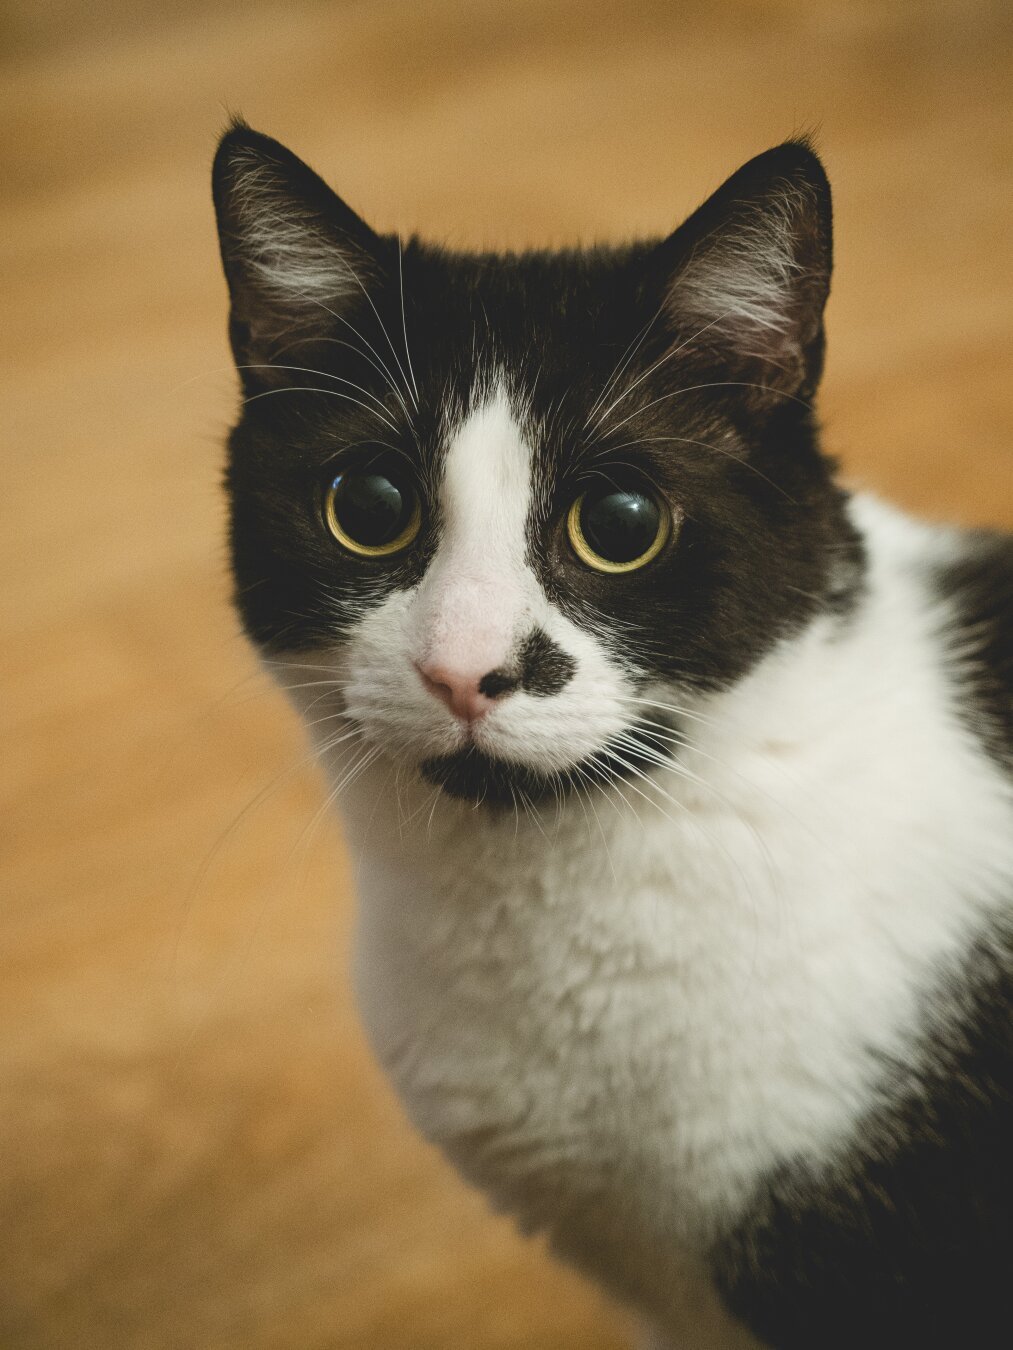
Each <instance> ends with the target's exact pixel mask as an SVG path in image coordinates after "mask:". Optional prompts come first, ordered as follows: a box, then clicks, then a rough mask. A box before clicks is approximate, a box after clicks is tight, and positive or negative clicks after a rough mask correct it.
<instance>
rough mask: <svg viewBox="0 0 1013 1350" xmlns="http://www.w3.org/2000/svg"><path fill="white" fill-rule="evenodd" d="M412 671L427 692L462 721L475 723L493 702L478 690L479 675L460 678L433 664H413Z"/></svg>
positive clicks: (456, 674) (480, 676) (480, 680)
mask: <svg viewBox="0 0 1013 1350" xmlns="http://www.w3.org/2000/svg"><path fill="white" fill-rule="evenodd" d="M415 669H416V670H417V671H418V672H419V678H420V679H421V680H422V683H423V684H424V685H425V686H426V688H427V689H428V690H429V692H430V693H431V694H432V695H433V696H434V697H435V698H438V699H439V700H440V702H441V703H445V704H446V705H447V707H448V708H449V709H450V711H451V712H452V713H453V714H454V716H455V717H459V718H460V719H461V721H462V722H468V723H471V722H477V721H478V720H479V718H480V717H484V716H485V715H486V713H487V712H488V711H489V709H490V708H491V707H492V706H493V705H494V704H495V702H496V700H495V698H490V697H489V695H488V694H483V693H482V691H481V690H480V689H479V685H480V684H481V683H482V679H483V676H482V675H464V674H462V673H461V672H460V671H456V670H451V669H449V668H448V667H447V666H441V665H440V664H439V663H438V662H435V661H429V662H426V663H425V664H424V665H421V666H420V665H416V667H415Z"/></svg>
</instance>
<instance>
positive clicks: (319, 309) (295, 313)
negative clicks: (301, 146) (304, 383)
mask: <svg viewBox="0 0 1013 1350" xmlns="http://www.w3.org/2000/svg"><path fill="white" fill-rule="evenodd" d="M212 190H213V193H214V201H215V212H216V215H217V218H218V237H219V242H220V245H221V253H222V264H223V266H224V268H225V276H226V279H227V281H228V283H229V292H230V295H231V299H232V311H231V318H230V327H229V332H230V337H231V340H232V348H233V353H234V355H235V358H236V364H237V365H238V366H239V367H240V374H241V375H242V377H243V381H244V383H245V384H247V385H253V384H265V383H266V384H270V383H272V374H273V373H274V371H275V370H278V366H280V365H281V364H286V363H287V364H289V365H298V364H303V365H305V364H308V362H307V361H306V359H305V344H311V343H312V342H314V341H315V340H318V339H319V338H322V337H326V336H327V335H328V334H333V332H334V330H335V329H336V328H338V327H339V326H340V320H341V318H342V317H343V314H344V312H345V311H347V310H349V309H351V308H353V307H356V306H358V305H361V304H363V303H366V300H365V297H366V288H367V287H369V286H371V285H372V284H374V283H375V281H376V274H377V271H378V266H379V264H378V256H379V253H380V241H379V239H378V238H377V236H376V235H375V234H374V233H373V231H372V230H371V229H370V228H369V226H368V225H366V224H365V222H364V221H362V220H360V219H359V217H358V216H357V215H356V214H355V212H354V211H352V210H351V208H350V207H348V206H346V205H345V203H344V202H343V201H342V200H341V198H340V197H338V196H337V194H336V193H334V192H332V191H331V189H330V188H329V187H328V186H327V184H326V183H325V182H324V181H323V179H321V178H319V177H318V176H317V175H316V174H315V173H314V172H313V170H312V169H310V168H309V167H308V166H307V165H305V164H304V163H303V162H302V160H301V159H299V158H297V156H295V155H293V154H292V152H291V151H290V150H287V149H286V148H285V147H284V146H283V145H281V144H279V142H278V141H275V140H272V139H271V137H270V136H264V135H261V134H260V133H259V132H257V131H254V130H253V129H252V128H251V127H248V126H246V125H245V123H242V122H236V123H234V124H233V126H232V127H230V129H229V130H228V131H227V132H226V133H225V135H224V136H223V137H222V139H221V141H220V143H219V145H218V152H217V154H216V155H215V161H214V168H213V170H212ZM299 346H302V348H303V353H302V359H300V356H298V355H295V356H288V357H287V358H286V353H287V352H289V351H293V350H294V349H295V348H296V347H299ZM278 378H279V379H282V378H284V373H283V372H281V371H280V370H278Z"/></svg>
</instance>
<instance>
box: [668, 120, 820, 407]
mask: <svg viewBox="0 0 1013 1350" xmlns="http://www.w3.org/2000/svg"><path fill="white" fill-rule="evenodd" d="M662 251H663V256H664V257H665V260H666V261H665V266H666V275H667V282H666V308H667V310H668V313H669V317H670V321H671V322H672V324H673V326H674V328H675V331H676V336H677V343H679V344H685V347H684V350H685V354H686V358H687V359H690V360H692V359H693V358H694V356H695V357H698V358H699V357H702V358H703V359H704V361H705V362H706V363H707V364H708V366H710V367H712V368H715V369H718V370H721V371H722V372H731V374H730V376H729V378H730V380H736V379H737V380H739V381H740V382H741V383H740V388H741V389H742V391H743V397H744V398H745V399H746V400H747V401H748V402H749V403H750V404H751V405H752V406H753V407H763V406H768V405H773V404H774V403H775V402H778V401H780V400H781V399H782V398H783V396H784V395H786V394H787V395H793V396H795V397H802V398H805V397H806V396H808V395H809V394H811V393H812V392H813V391H814V390H815V388H816V385H817V384H818V382H819V377H820V373H821V371H822V364H823V346H824V337H823V309H824V306H825V304H826V300H827V295H828V293H829V290H830V272H831V263H832V235H831V204H830V184H829V183H828V181H827V176H826V173H825V172H824V170H823V166H822V164H821V163H820V161H819V159H818V158H817V156H816V154H815V153H814V152H813V150H812V148H811V147H810V146H809V144H808V143H807V142H805V141H789V142H787V143H786V144H784V145H780V146H778V147H777V148H776V149H773V150H768V151H767V152H766V153H765V154H762V155H758V156H757V157H756V158H755V159H752V160H750V161H749V163H748V164H745V165H744V166H743V167H742V168H741V169H739V171H738V172H737V173H735V174H733V175H732V177H731V178H729V179H728V181H727V182H726V183H725V184H724V185H723V186H722V187H720V188H719V189H718V190H717V192H715V193H714V195H713V196H712V197H710V198H709V199H708V200H707V201H706V202H705V203H704V204H703V206H701V207H700V208H699V209H698V210H697V211H696V212H695V213H694V214H693V215H692V216H690V218H689V220H687V221H686V222H685V224H684V225H682V226H681V227H680V228H679V229H678V230H676V232H675V234H673V235H672V236H671V237H670V238H669V239H668V240H666V242H665V243H664V244H663V245H662Z"/></svg>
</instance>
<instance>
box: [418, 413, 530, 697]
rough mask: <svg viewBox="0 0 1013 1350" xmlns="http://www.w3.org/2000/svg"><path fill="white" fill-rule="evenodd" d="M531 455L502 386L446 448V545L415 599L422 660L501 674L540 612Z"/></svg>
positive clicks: (443, 540) (442, 492) (443, 511)
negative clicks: (531, 537)
mask: <svg viewBox="0 0 1013 1350" xmlns="http://www.w3.org/2000/svg"><path fill="white" fill-rule="evenodd" d="M531 458H532V457H531V448H530V446H529V445H528V443H527V442H526V440H525V438H524V435H523V432H522V431H521V427H520V425H519V423H518V420H517V418H516V417H515V415H514V413H513V411H512V410H511V408H510V404H509V401H508V399H507V396H506V393H505V391H504V389H503V387H502V386H499V387H497V388H496V389H495V391H494V392H492V393H491V394H490V396H489V398H488V399H487V400H486V401H485V402H484V403H482V404H480V405H479V406H478V407H477V408H475V409H474V410H473V411H472V412H470V413H469V414H468V416H467V418H466V419H465V421H464V422H463V423H462V424H461V425H460V426H459V427H458V428H457V430H456V431H455V433H454V435H453V438H452V440H451V441H450V444H449V445H448V447H447V456H446V460H445V464H444V474H443V482H442V484H441V488H440V507H441V514H442V518H443V535H442V538H441V541H440V546H439V548H438V549H437V552H436V556H435V557H434V559H433V561H432V564H431V565H430V567H429V570H428V572H427V574H426V578H425V580H424V582H423V584H422V587H421V590H420V594H419V604H418V612H417V616H416V617H417V624H418V627H417V630H416V631H417V646H418V648H419V653H420V655H421V656H422V658H423V659H426V660H436V661H439V662H441V663H444V664H446V665H448V666H450V667H452V668H454V669H456V670H460V671H467V672H470V673H474V674H476V675H478V676H481V675H482V674H484V673H485V672H486V671H488V670H493V669H495V668H496V667H497V666H499V665H501V664H502V663H503V661H504V660H506V658H507V657H508V656H509V654H510V650H511V647H512V646H513V645H514V643H515V641H516V639H517V638H518V637H520V636H522V633H523V629H524V627H525V619H527V625H526V626H528V627H530V622H531V610H532V606H533V605H534V604H537V600H538V596H539V591H538V587H537V583H536V582H535V579H534V577H533V575H532V573H531V571H530V568H528V566H527V564H526V562H525V551H526V530H527V520H528V513H529V511H530V508H531Z"/></svg>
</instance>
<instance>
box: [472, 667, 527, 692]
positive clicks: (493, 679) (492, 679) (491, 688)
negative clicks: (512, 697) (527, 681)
mask: <svg viewBox="0 0 1013 1350" xmlns="http://www.w3.org/2000/svg"><path fill="white" fill-rule="evenodd" d="M520 682H521V679H520V676H519V675H511V674H510V672H509V671H508V670H504V669H503V668H502V667H500V668H498V669H497V670H490V671H489V674H488V675H483V676H482V678H481V679H480V680H479V682H478V692H479V693H480V694H484V695H485V696H486V698H502V697H503V695H504V694H509V693H510V692H511V691H512V690H514V689H516V688H517V686H518V685H519V684H520Z"/></svg>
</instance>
